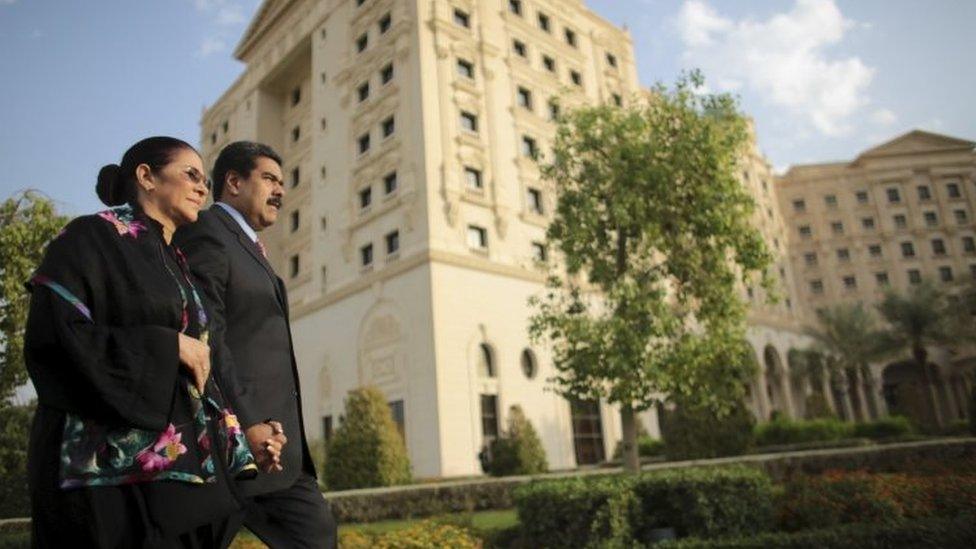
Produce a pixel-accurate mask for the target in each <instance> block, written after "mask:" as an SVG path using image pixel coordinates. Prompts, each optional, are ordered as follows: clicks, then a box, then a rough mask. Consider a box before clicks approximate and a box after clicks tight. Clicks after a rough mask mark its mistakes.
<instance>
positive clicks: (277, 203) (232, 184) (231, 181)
mask: <svg viewBox="0 0 976 549" xmlns="http://www.w3.org/2000/svg"><path fill="white" fill-rule="evenodd" d="M282 177H283V175H282V173H281V166H279V165H278V163H277V162H275V161H274V160H272V159H270V158H268V157H266V156H259V157H258V158H257V159H255V161H254V169H253V170H251V173H250V174H248V176H247V178H243V177H242V176H241V175H239V174H236V173H231V174H229V176H228V181H227V184H228V189H227V190H228V191H230V194H231V200H230V201H228V202H229V203H230V204H231V205H232V206H234V208H235V209H237V211H239V212H241V215H243V216H244V219H246V220H247V222H248V224H249V225H250V226H251V227H252V228H253V229H254V230H255V231H260V230H263V229H266V228H268V227H270V226H272V225H274V223H275V221H277V220H278V211H279V210H280V209H281V205H282V199H284V197H285V187H284V181H283V179H282Z"/></svg>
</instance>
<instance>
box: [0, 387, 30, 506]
mask: <svg viewBox="0 0 976 549" xmlns="http://www.w3.org/2000/svg"><path fill="white" fill-rule="evenodd" d="M33 417H34V404H30V405H27V406H10V405H7V404H3V403H0V519H3V518H17V517H27V516H30V514H31V513H30V490H29V489H28V487H27V444H28V440H29V439H30V427H31V421H32V420H33Z"/></svg>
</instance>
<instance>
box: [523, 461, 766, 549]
mask: <svg viewBox="0 0 976 549" xmlns="http://www.w3.org/2000/svg"><path fill="white" fill-rule="evenodd" d="M772 501H773V487H772V483H771V482H770V481H769V479H768V477H766V475H764V474H763V473H762V472H761V471H760V470H758V469H754V468H749V467H722V468H718V467H712V468H688V469H680V470H674V471H658V472H654V473H646V474H642V475H639V476H634V477H624V476H615V477H604V478H596V479H590V480H582V479H567V480H556V481H543V482H535V483H532V484H529V485H527V486H522V487H520V488H518V489H517V490H516V493H515V505H516V509H517V511H518V515H519V522H520V523H521V524H522V534H523V540H524V541H525V543H526V544H527V545H528V546H530V547H574V546H587V545H591V544H597V545H606V544H608V543H609V544H610V545H618V546H619V545H627V544H629V542H632V541H633V540H638V541H640V540H649V539H652V538H651V530H652V529H654V528H659V527H673V528H675V529H676V530H677V532H678V533H679V535H683V536H685V535H697V536H705V537H716V536H722V535H742V534H748V533H755V532H759V531H762V530H764V529H767V528H769V527H770V526H771V525H772V518H773V513H772Z"/></svg>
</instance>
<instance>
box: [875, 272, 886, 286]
mask: <svg viewBox="0 0 976 549" xmlns="http://www.w3.org/2000/svg"><path fill="white" fill-rule="evenodd" d="M874 281H875V282H877V283H878V286H887V285H888V284H890V282H889V281H888V273H886V272H883V271H882V272H880V273H874Z"/></svg>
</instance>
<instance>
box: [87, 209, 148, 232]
mask: <svg viewBox="0 0 976 549" xmlns="http://www.w3.org/2000/svg"><path fill="white" fill-rule="evenodd" d="M98 216H99V217H101V218H102V219H104V220H106V221H108V222H109V223H111V224H112V225H115V230H116V231H118V232H119V236H131V237H132V238H135V237H137V236H139V233H140V232H141V231H145V230H146V226H145V225H143V223H142V222H141V221H136V220H122V219H119V216H118V215H116V214H115V212H113V211H112V210H108V211H104V212H99V213H98Z"/></svg>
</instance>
